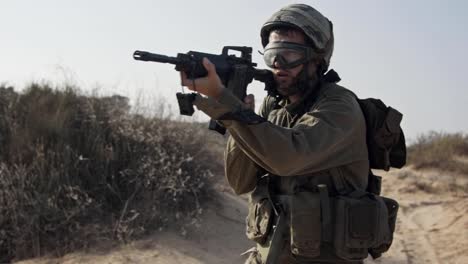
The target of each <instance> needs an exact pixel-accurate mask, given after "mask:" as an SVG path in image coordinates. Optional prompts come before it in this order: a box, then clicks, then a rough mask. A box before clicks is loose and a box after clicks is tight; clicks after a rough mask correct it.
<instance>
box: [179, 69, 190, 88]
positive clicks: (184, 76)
mask: <svg viewBox="0 0 468 264" xmlns="http://www.w3.org/2000/svg"><path fill="white" fill-rule="evenodd" d="M180 84H181V85H182V86H186V87H188V88H189V89H191V87H192V85H193V81H192V80H191V79H188V78H187V74H186V73H185V72H184V71H180Z"/></svg>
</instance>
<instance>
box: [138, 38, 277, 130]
mask: <svg viewBox="0 0 468 264" xmlns="http://www.w3.org/2000/svg"><path fill="white" fill-rule="evenodd" d="M231 50H232V51H238V52H240V56H235V55H232V54H231V55H230V54H229V51H231ZM204 57H206V58H207V59H209V60H210V61H211V62H212V63H213V64H214V65H215V66H216V72H217V74H218V75H219V78H220V79H221V82H222V83H223V84H224V86H225V87H226V88H227V89H229V90H231V92H232V93H233V94H234V95H235V96H236V97H238V98H239V99H240V100H244V98H245V96H246V94H247V86H248V84H249V83H251V82H252V80H254V79H255V80H257V81H260V82H263V83H265V90H267V91H270V90H271V89H274V79H273V75H272V73H271V72H270V71H269V70H260V69H256V68H255V66H257V64H256V63H253V62H252V48H251V47H238V46H225V47H223V50H222V53H221V54H220V55H217V54H209V53H202V52H197V51H189V52H187V53H179V54H177V57H169V56H165V55H160V54H155V53H150V52H147V51H140V50H137V51H135V52H134V53H133V58H134V59H135V60H141V61H153V62H160V63H170V64H175V70H176V71H184V72H185V73H186V74H187V77H188V78H190V79H196V78H200V77H204V76H206V75H207V71H206V69H205V67H204V66H203V64H202V59H203V58H204ZM176 95H177V102H178V104H179V110H180V114H182V115H188V116H191V115H192V114H193V113H194V109H193V101H194V100H195V95H196V93H188V94H185V93H177V94H176ZM208 128H209V129H211V130H215V131H217V132H219V133H221V134H224V133H225V132H226V129H225V128H224V127H222V126H221V125H220V124H219V123H218V122H216V121H215V120H210V125H209V127H208Z"/></svg>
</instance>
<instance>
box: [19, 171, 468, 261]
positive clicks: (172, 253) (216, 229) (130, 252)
mask: <svg viewBox="0 0 468 264" xmlns="http://www.w3.org/2000/svg"><path fill="white" fill-rule="evenodd" d="M379 174H380V175H383V176H384V186H385V189H384V195H386V196H389V197H394V198H396V199H397V200H398V201H399V203H400V211H399V215H398V221H397V230H396V234H395V237H394V242H393V245H392V247H391V249H390V250H389V252H387V253H386V254H384V256H383V257H382V258H379V259H377V260H371V259H370V258H369V259H367V260H366V261H365V263H366V264H374V263H388V264H418V263H434V264H439V263H440V264H445V263H454V264H465V263H468V196H467V192H466V189H465V190H463V189H462V191H460V188H458V189H456V191H453V190H447V189H446V187H447V186H449V187H450V186H452V187H453V186H454V184H455V186H462V188H463V187H464V186H468V185H466V182H464V181H462V182H455V183H453V182H449V183H447V184H446V185H444V184H445V183H443V181H441V180H440V179H441V178H440V177H439V176H437V175H432V176H431V174H430V173H425V174H420V173H416V172H413V171H411V170H402V171H395V172H390V173H382V172H380V173H379ZM434 177H436V178H437V179H438V180H434V179H433V178H434ZM442 178H443V177H442ZM463 179H466V177H465V178H462V180H463ZM441 182H442V183H441ZM452 187H451V188H452ZM465 188H466V187H465ZM218 189H219V194H217V195H216V196H215V197H213V200H214V201H216V202H214V203H212V204H210V205H209V206H208V207H207V208H206V210H205V213H204V215H203V218H202V223H203V225H202V226H200V227H199V229H198V230H196V231H194V232H189V233H190V234H191V236H190V237H186V236H183V235H181V234H178V233H174V232H161V233H158V234H154V235H153V236H152V237H150V238H148V239H146V240H141V241H136V242H132V243H131V244H129V245H125V246H122V247H120V248H116V249H113V250H111V251H107V252H99V251H97V252H85V253H73V254H69V255H66V256H64V257H62V258H59V259H50V258H43V259H34V260H29V261H24V262H21V263H24V264H26V263H27V264H41V263H43V264H46V263H47V264H53V263H69V264H71V263H97V264H99V263H106V264H107V263H160V264H179V263H187V264H199V263H213V264H231V263H243V261H244V257H241V256H240V253H241V252H244V251H245V250H247V249H248V248H250V247H252V246H253V244H252V243H251V242H250V241H248V240H247V239H246V238H245V236H244V231H245V226H244V218H245V215H246V214H247V212H246V210H247V209H246V208H247V205H246V200H245V198H243V197H237V196H235V195H233V194H231V193H230V192H229V191H226V189H225V187H223V186H219V188H218ZM452 189H453V188H452Z"/></svg>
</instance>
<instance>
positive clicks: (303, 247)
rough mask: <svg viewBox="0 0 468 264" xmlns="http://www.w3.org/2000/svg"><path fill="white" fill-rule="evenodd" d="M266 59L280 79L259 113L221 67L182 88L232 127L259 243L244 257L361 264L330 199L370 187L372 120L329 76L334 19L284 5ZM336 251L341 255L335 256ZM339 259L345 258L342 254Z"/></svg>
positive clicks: (271, 23) (266, 42) (270, 23)
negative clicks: (232, 88)
mask: <svg viewBox="0 0 468 264" xmlns="http://www.w3.org/2000/svg"><path fill="white" fill-rule="evenodd" d="M261 38H262V44H263V46H264V54H263V55H264V60H265V63H266V64H267V65H268V66H269V67H270V68H271V71H272V72H273V74H274V78H275V82H276V91H277V93H276V94H271V95H268V96H267V97H266V98H265V99H264V100H263V104H262V105H261V107H260V111H259V114H258V115H257V114H255V113H253V112H252V111H251V110H250V111H249V109H253V101H254V100H253V96H252V95H249V96H247V97H246V99H245V100H244V102H241V101H240V100H238V99H237V98H236V97H235V96H233V94H232V93H230V92H229V91H228V90H227V89H225V88H224V87H223V85H222V83H221V81H220V79H219V77H218V76H217V74H216V69H215V66H214V65H213V64H212V63H211V62H209V61H208V60H207V59H204V61H203V64H204V66H205V68H206V69H207V71H208V75H207V77H204V78H199V79H196V80H191V79H187V77H186V76H185V75H184V74H183V73H182V76H181V78H182V85H184V86H187V87H188V88H189V89H191V90H196V91H197V92H199V93H201V94H203V95H205V96H207V97H202V96H197V98H196V100H195V105H196V106H197V108H198V109H199V110H202V111H203V112H205V113H206V114H208V115H209V116H210V117H212V118H213V119H216V120H218V121H219V122H220V123H222V124H223V125H224V126H225V127H226V128H227V129H228V130H229V132H230V137H229V139H228V143H227V148H226V152H225V171H226V176H227V179H228V182H229V184H230V186H231V187H232V188H233V189H234V191H235V192H236V193H237V194H243V193H247V192H251V197H250V201H249V215H248V217H247V236H248V237H249V238H250V239H252V240H254V241H256V242H257V246H256V247H255V248H253V249H251V250H249V251H247V252H248V253H250V255H249V257H248V260H247V262H246V263H362V259H363V258H365V256H367V249H366V251H365V256H361V257H343V256H345V255H344V254H341V253H339V252H338V251H339V249H336V243H335V242H334V239H335V237H336V236H335V237H331V234H332V233H333V232H332V231H331V229H332V228H333V226H334V219H331V218H330V215H332V214H330V210H331V209H330V208H329V207H330V204H329V199H328V197H330V196H334V195H337V194H339V193H340V192H341V191H342V190H365V189H366V187H367V177H368V172H369V161H368V152H367V146H366V126H365V125H366V124H365V119H364V117H363V114H362V112H361V109H360V107H359V104H358V102H357V100H356V98H355V96H354V95H353V94H352V93H351V92H350V91H348V90H347V89H345V88H343V87H341V86H339V85H337V84H336V82H338V81H339V80H340V79H339V77H338V75H337V74H336V72H334V71H333V70H330V71H328V72H327V70H328V67H329V64H330V58H331V56H332V53H333V45H334V37H333V28H332V23H331V22H330V21H329V20H328V19H327V18H326V17H325V16H323V15H322V14H321V13H319V12H318V11H317V10H315V9H314V8H312V7H310V6H308V5H304V4H293V5H288V6H286V7H284V8H282V9H281V10H279V11H278V12H276V13H274V14H273V16H272V17H271V18H270V19H268V20H267V22H266V23H265V24H264V25H263V27H262V28H261ZM337 252H338V253H337ZM339 256H341V257H339Z"/></svg>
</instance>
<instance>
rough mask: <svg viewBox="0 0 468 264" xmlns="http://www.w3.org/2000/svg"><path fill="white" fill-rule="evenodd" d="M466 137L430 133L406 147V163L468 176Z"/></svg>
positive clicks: (467, 140) (467, 137) (467, 138)
mask: <svg viewBox="0 0 468 264" xmlns="http://www.w3.org/2000/svg"><path fill="white" fill-rule="evenodd" d="M467 158H468V136H466V135H463V134H461V133H454V134H447V133H440V132H430V133H427V134H424V135H421V136H419V137H418V138H417V140H416V142H415V143H414V144H412V145H411V146H409V147H408V163H409V164H412V165H413V166H414V167H415V168H416V169H422V168H435V169H440V170H444V171H451V172H457V173H462V174H465V175H468V162H467V161H468V159H467Z"/></svg>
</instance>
